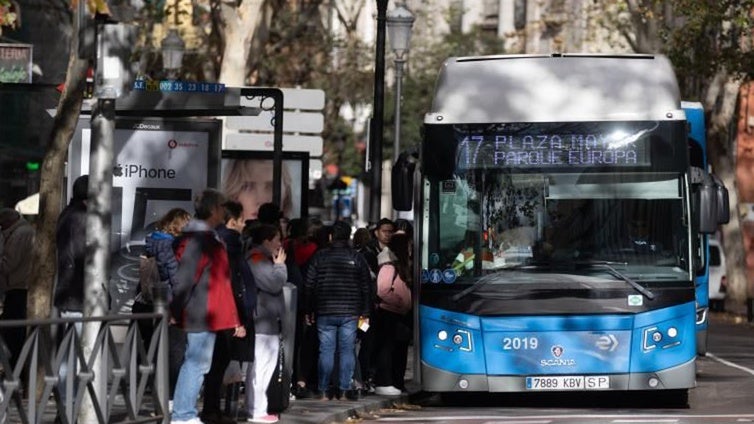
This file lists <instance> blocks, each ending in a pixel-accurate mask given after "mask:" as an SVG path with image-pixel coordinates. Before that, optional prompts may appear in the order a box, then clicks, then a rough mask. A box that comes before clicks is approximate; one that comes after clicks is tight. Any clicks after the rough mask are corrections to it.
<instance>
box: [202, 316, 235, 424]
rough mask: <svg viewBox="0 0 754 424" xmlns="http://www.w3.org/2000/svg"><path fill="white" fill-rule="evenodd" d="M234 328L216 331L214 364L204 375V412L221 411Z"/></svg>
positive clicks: (213, 354)
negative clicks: (224, 379)
mask: <svg viewBox="0 0 754 424" xmlns="http://www.w3.org/2000/svg"><path fill="white" fill-rule="evenodd" d="M233 331H234V330H222V331H218V332H217V333H215V334H216V335H215V350H214V351H213V353H212V365H211V366H210V368H209V372H207V374H206V375H205V376H204V390H203V393H202V397H203V398H204V406H203V409H202V413H204V414H208V413H220V400H221V399H222V395H223V377H224V376H225V369H226V368H228V364H229V363H230V338H231V337H233Z"/></svg>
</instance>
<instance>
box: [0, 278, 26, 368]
mask: <svg viewBox="0 0 754 424" xmlns="http://www.w3.org/2000/svg"><path fill="white" fill-rule="evenodd" d="M26 295H27V290H22V289H14V290H8V291H7V292H5V303H4V304H3V315H2V316H0V319H2V320H3V321H9V320H24V319H26ZM2 336H3V340H4V341H5V344H6V345H7V346H8V350H9V351H10V363H11V365H13V366H14V367H15V366H16V362H17V361H18V356H19V355H20V354H21V349H22V348H23V347H24V341H25V340H26V327H14V328H3V329H2ZM6 372H7V371H6Z"/></svg>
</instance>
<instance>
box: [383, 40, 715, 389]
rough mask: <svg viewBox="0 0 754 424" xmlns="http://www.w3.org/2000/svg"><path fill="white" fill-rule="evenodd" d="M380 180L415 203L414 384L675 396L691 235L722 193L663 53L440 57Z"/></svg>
mask: <svg viewBox="0 0 754 424" xmlns="http://www.w3.org/2000/svg"><path fill="white" fill-rule="evenodd" d="M393 178H394V180H393V183H392V189H393V205H394V207H395V208H396V209H398V210H408V209H411V208H413V210H414V216H415V228H416V231H415V243H414V248H415V252H414V258H415V261H414V262H415V281H417V282H418V284H415V285H414V287H413V290H414V292H413V294H414V302H415V305H414V306H415V308H414V309H415V316H414V324H415V339H414V343H415V354H416V358H415V361H416V362H415V363H416V364H417V365H416V367H415V378H416V380H417V381H418V382H419V383H420V385H421V388H422V389H423V390H424V391H427V392H443V393H457V392H539V391H651V392H659V391H662V393H663V394H664V395H667V398H668V399H672V400H673V401H674V402H680V403H683V404H686V403H687V400H688V389H690V388H692V387H694V386H695V384H696V356H697V355H696V326H695V322H696V319H695V318H696V304H695V298H696V296H695V286H694V285H695V282H694V278H695V270H696V269H697V267H698V262H699V255H698V246H697V245H698V243H697V241H696V239H697V237H696V235H697V234H698V233H700V232H701V233H705V232H706V233H709V232H712V231H714V228H715V225H716V223H717V220H716V216H717V215H716V212H717V208H718V205H717V203H716V200H717V192H716V191H715V185H714V184H713V182H712V180H711V178H709V177H708V176H706V175H704V174H703V173H702V172H699V171H698V170H697V171H695V170H693V169H692V168H691V167H690V165H689V155H688V144H687V124H686V116H685V114H684V111H683V109H682V108H681V105H680V98H679V94H678V86H677V82H676V79H675V75H674V73H673V70H672V68H671V66H670V63H669V61H668V60H667V59H666V58H665V57H663V56H652V55H630V56H602V55H568V54H563V55H552V56H546V55H542V56H528V55H523V56H487V57H467V58H451V59H448V60H447V61H446V62H445V63H444V65H443V67H442V69H441V71H440V74H439V77H438V80H437V85H436V89H435V95H434V98H433V102H432V106H431V110H430V112H429V113H428V114H427V115H426V116H425V120H424V128H423V140H422V145H421V149H420V152H419V155H418V158H415V157H412V156H410V155H408V154H407V153H404V154H402V155H401V156H400V157H399V159H398V161H397V162H396V164H395V165H394V168H393ZM663 398H665V397H663Z"/></svg>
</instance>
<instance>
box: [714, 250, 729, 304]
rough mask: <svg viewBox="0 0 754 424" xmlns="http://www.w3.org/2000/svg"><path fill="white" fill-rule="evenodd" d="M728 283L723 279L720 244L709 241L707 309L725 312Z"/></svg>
mask: <svg viewBox="0 0 754 424" xmlns="http://www.w3.org/2000/svg"><path fill="white" fill-rule="evenodd" d="M727 289H728V282H727V281H726V278H725V253H724V252H723V247H722V246H721V245H720V242H719V241H718V240H716V239H713V238H710V239H709V308H710V310H711V311H723V310H725V293H726V292H727Z"/></svg>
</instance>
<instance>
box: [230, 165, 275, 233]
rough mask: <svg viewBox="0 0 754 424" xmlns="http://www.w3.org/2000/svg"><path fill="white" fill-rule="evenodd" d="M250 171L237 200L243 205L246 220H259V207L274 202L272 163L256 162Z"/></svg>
mask: <svg viewBox="0 0 754 424" xmlns="http://www.w3.org/2000/svg"><path fill="white" fill-rule="evenodd" d="M249 171H250V172H249V173H248V174H247V178H246V179H245V181H243V183H242V184H241V191H240V192H239V193H238V199H236V200H237V201H238V203H240V204H241V205H243V215H244V220H246V219H257V212H258V211H259V207H260V206H261V205H263V204H265V203H268V202H271V201H272V190H273V185H272V162H268V161H264V162H262V161H255V162H254V164H253V165H252V166H251V169H250V170H249Z"/></svg>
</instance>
